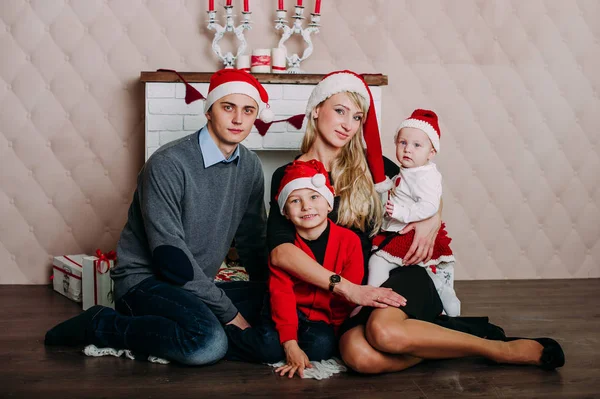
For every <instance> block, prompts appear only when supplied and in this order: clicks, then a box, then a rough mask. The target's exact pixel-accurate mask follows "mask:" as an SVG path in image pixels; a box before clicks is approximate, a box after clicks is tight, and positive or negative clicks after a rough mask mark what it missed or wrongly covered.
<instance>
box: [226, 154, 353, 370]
mask: <svg viewBox="0 0 600 399" xmlns="http://www.w3.org/2000/svg"><path fill="white" fill-rule="evenodd" d="M333 198H334V189H333V187H332V186H331V183H330V181H329V177H328V173H327V171H326V170H325V167H324V166H323V164H322V163H321V162H319V161H316V160H311V161H308V162H304V161H294V162H293V163H292V164H291V165H289V166H288V167H287V168H286V170H285V175H284V177H283V179H282V180H281V185H280V187H279V190H278V194H277V197H276V200H277V202H278V205H279V209H280V211H281V213H282V215H284V216H285V217H286V218H288V219H289V220H290V221H291V222H292V223H293V224H294V225H295V227H296V241H295V243H294V245H296V246H297V247H298V248H300V249H302V250H303V251H304V252H306V253H307V254H308V255H310V256H311V257H313V258H314V259H315V260H316V261H317V262H318V263H320V264H321V265H322V266H323V267H324V268H326V269H327V270H330V271H332V272H334V273H336V275H337V276H338V277H340V276H341V277H343V278H345V279H347V280H349V281H351V282H353V283H355V284H360V283H361V281H362V278H363V275H364V266H363V265H364V263H363V262H364V261H363V256H362V249H361V243H360V239H359V238H358V236H357V235H356V234H355V233H353V232H352V231H350V230H348V229H346V228H344V227H341V226H338V225H336V224H335V223H332V222H331V221H330V220H329V219H328V218H327V214H328V213H329V212H330V211H331V210H332V208H333ZM270 273H271V275H270V278H269V293H270V308H271V318H272V321H271V320H265V321H264V322H263V325H261V326H259V327H258V328H247V329H245V330H240V329H236V328H235V327H229V328H226V331H227V333H228V335H229V338H230V348H231V350H230V354H231V355H233V356H229V357H230V358H232V357H233V358H237V359H242V360H249V361H257V362H262V363H276V362H278V361H281V360H283V359H284V358H285V359H286V364H285V365H284V366H282V367H280V368H278V369H277V370H276V372H277V373H280V374H281V375H282V376H283V375H285V374H286V373H287V374H288V375H289V377H290V378H291V377H293V375H294V374H295V373H296V372H298V374H299V375H300V376H303V372H304V368H305V367H308V368H311V367H312V366H311V364H310V362H309V359H310V360H316V361H319V360H323V359H329V358H331V356H333V355H334V354H335V353H336V352H337V344H338V342H337V334H336V333H337V329H338V328H339V326H340V325H341V324H342V322H343V321H344V320H345V319H346V317H347V316H348V314H349V313H350V311H351V310H352V308H353V305H352V304H351V303H349V302H347V301H346V300H345V299H343V298H342V297H340V296H337V295H334V294H333V293H332V292H331V290H324V289H321V288H318V287H316V286H314V285H311V284H309V283H307V282H304V281H302V280H300V279H298V278H297V277H294V276H291V275H290V274H288V273H286V272H285V271H283V270H282V269H281V268H278V267H271V266H270ZM282 349H283V350H282Z"/></svg>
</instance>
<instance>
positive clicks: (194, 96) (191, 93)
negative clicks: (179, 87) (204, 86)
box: [157, 69, 206, 104]
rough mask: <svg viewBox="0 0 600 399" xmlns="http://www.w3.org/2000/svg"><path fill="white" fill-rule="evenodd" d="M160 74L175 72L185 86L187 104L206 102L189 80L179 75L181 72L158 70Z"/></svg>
mask: <svg viewBox="0 0 600 399" xmlns="http://www.w3.org/2000/svg"><path fill="white" fill-rule="evenodd" d="M157 71H158V72H173V73H174V74H175V75H177V76H179V79H181V81H182V82H183V84H184V85H185V103H186V104H191V103H193V102H194V101H196V100H206V98H205V97H204V96H203V95H202V94H201V93H200V92H199V91H198V90H196V88H195V87H194V86H192V85H191V84H189V83H188V82H187V80H185V78H184V77H183V76H181V75H180V74H179V72H177V71H175V70H173V69H157Z"/></svg>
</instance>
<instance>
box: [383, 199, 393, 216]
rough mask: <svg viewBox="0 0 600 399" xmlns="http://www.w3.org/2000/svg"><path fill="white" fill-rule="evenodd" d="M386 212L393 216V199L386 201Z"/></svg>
mask: <svg viewBox="0 0 600 399" xmlns="http://www.w3.org/2000/svg"><path fill="white" fill-rule="evenodd" d="M385 213H387V215H388V216H389V217H392V214H393V213H394V203H393V202H392V200H388V202H386V203H385Z"/></svg>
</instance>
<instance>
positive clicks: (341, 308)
mask: <svg viewBox="0 0 600 399" xmlns="http://www.w3.org/2000/svg"><path fill="white" fill-rule="evenodd" d="M329 225H330V231H329V238H328V241H327V248H326V250H325V261H324V264H323V265H322V266H323V267H324V268H325V269H327V270H330V271H332V272H334V273H337V274H339V275H340V276H342V277H344V278H345V279H347V280H349V281H351V282H353V283H355V284H360V283H361V281H362V278H363V274H364V263H363V262H364V260H363V255H362V248H361V243H360V239H359V238H358V236H357V235H356V234H355V233H353V232H352V231H350V230H349V229H346V228H344V227H341V226H338V225H336V224H335V223H333V222H331V221H329ZM294 245H296V246H297V247H298V248H300V249H302V250H303V251H304V252H306V253H307V254H308V255H309V256H310V257H312V258H313V259H315V256H314V255H313V253H312V251H311V250H310V248H308V246H307V245H306V243H305V242H304V241H303V240H302V238H300V237H299V236H298V234H296V241H295V242H294ZM269 268H270V271H271V275H270V277H269V291H270V294H271V314H272V317H273V321H274V322H275V327H276V329H277V331H278V332H279V340H280V342H281V343H284V342H286V341H290V340H298V314H297V313H296V309H299V310H300V311H301V312H302V313H304V315H306V317H307V318H308V319H309V320H311V321H324V322H326V323H328V324H331V325H333V326H334V328H335V329H336V331H337V329H338V327H339V326H340V325H341V324H342V322H343V321H344V320H345V319H346V317H348V315H349V314H350V312H351V311H352V309H353V308H354V306H355V305H353V304H352V303H350V302H348V301H346V300H345V299H344V298H342V297H340V296H339V295H335V294H333V293H332V292H330V291H329V290H324V289H321V288H318V287H316V286H314V285H312V284H309V283H306V282H304V281H302V280H299V279H298V278H296V277H293V276H291V275H290V274H288V273H287V272H285V271H283V269H281V268H279V267H273V266H272V265H271V264H270V263H269Z"/></svg>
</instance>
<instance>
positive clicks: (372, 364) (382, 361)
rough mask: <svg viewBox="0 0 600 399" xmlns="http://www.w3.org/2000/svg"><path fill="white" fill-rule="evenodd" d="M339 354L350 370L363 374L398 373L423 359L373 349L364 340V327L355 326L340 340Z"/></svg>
mask: <svg viewBox="0 0 600 399" xmlns="http://www.w3.org/2000/svg"><path fill="white" fill-rule="evenodd" d="M340 353H341V355H342V359H343V360H344V362H345V363H346V364H347V365H348V367H350V368H351V369H352V370H354V371H357V372H359V373H363V374H379V373H389V372H393V371H400V370H404V369H407V368H409V367H412V366H414V365H415V364H418V363H420V362H421V361H422V360H423V359H421V358H418V357H414V356H410V355H392V354H389V353H383V352H380V351H378V350H376V349H375V348H373V347H372V346H371V345H370V344H369V343H368V342H367V339H366V338H365V326H357V327H354V328H352V329H351V330H349V331H348V332H346V333H345V334H344V335H342V337H341V338H340Z"/></svg>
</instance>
